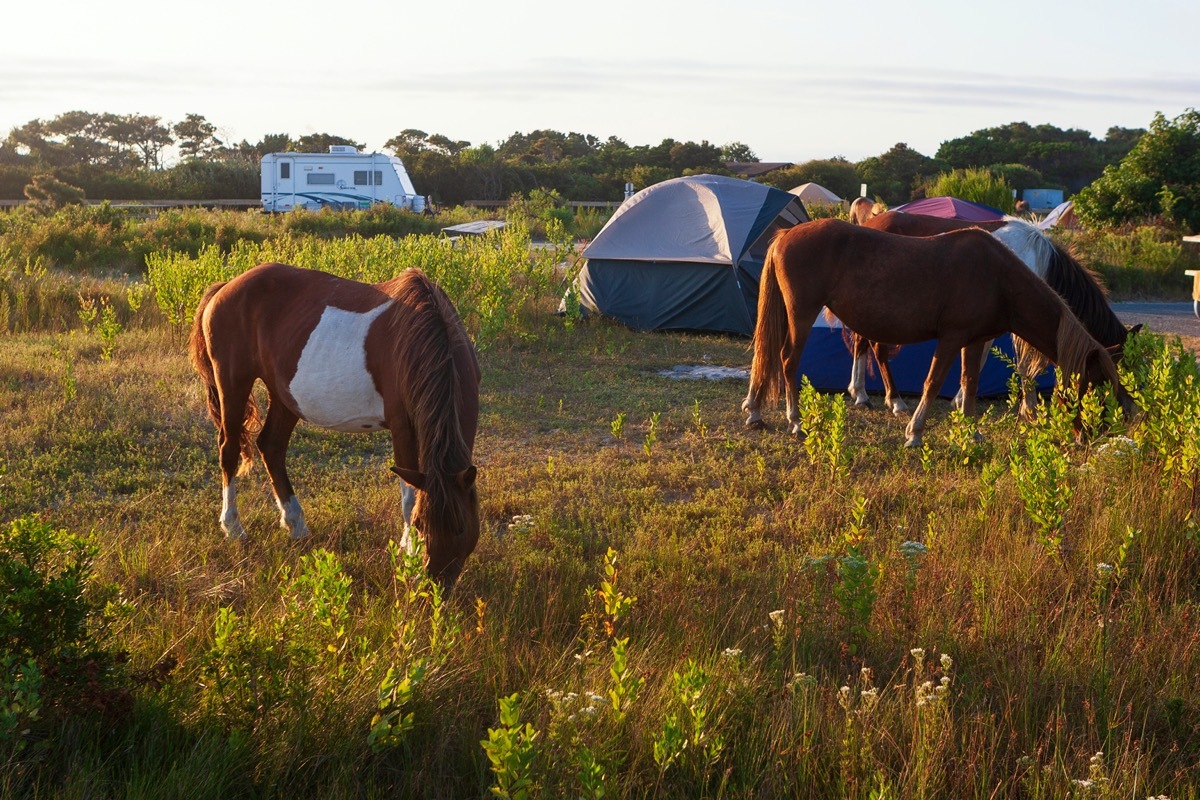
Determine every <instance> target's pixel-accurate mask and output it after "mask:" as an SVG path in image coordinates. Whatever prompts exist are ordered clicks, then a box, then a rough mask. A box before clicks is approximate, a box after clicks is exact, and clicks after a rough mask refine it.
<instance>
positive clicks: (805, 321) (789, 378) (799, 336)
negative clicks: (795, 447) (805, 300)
mask: <svg viewBox="0 0 1200 800" xmlns="http://www.w3.org/2000/svg"><path fill="white" fill-rule="evenodd" d="M820 311H821V306H820V304H818V305H817V307H816V308H814V309H811V310H807V309H804V308H803V307H800V306H796V307H794V308H791V309H789V311H788V328H789V337H788V343H787V344H785V345H784V352H783V353H782V354H781V356H782V359H783V385H784V396H785V398H786V400H787V418H788V422H790V423H791V424H792V427H791V432H792V434H793V435H795V436H799V435H800V433H801V428H800V356H801V355H803V354H804V344H805V343H806V342H807V341H808V334H809V332H810V331H811V330H812V326H813V323H814V322H815V321H816V319H817V314H818V313H820Z"/></svg>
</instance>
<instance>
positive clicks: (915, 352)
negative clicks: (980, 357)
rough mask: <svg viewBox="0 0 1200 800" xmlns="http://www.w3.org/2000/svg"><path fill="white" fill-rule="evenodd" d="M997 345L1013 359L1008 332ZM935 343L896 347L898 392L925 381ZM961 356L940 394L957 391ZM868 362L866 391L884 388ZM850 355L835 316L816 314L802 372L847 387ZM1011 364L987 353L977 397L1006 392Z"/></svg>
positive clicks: (819, 382) (1041, 384) (1043, 381)
mask: <svg viewBox="0 0 1200 800" xmlns="http://www.w3.org/2000/svg"><path fill="white" fill-rule="evenodd" d="M992 346H993V347H996V348H999V349H1000V351H1001V352H1002V353H1004V354H1005V356H1007V357H1008V359H1009V360H1010V361H1011V360H1013V359H1014V358H1015V356H1014V354H1013V345H1012V337H1011V336H1009V335H1008V334H1005V335H1004V336H1001V337H1000V338H998V339H996V341H995V342H994V343H993V345H992ZM936 347H937V342H936V341H935V340H930V341H927V342H918V343H916V344H910V345H905V346H904V347H901V348H900V350H899V352H897V353H896V354H895V355H894V356H892V357H891V358H889V359H888V364H890V365H891V367H892V377H893V378H894V379H895V381H896V388H897V390H898V391H899V392H900V393H901V394H920V393H921V392H922V390H923V389H924V387H925V376H926V375H928V374H929V364H930V362H932V361H933V351H934V349H935V348H936ZM960 361H961V360H959V361H956V362H955V364H954V366H953V367H952V368H951V369H950V374H949V375H947V376H946V382H945V384H943V385H942V389H941V393H940V396H942V397H953V396H954V395H955V394H956V393H957V392H958V384H959V379H960V376H961V374H962V370H961V364H960ZM870 362H871V365H872V368H871V369H870V370H869V371H868V374H867V391H869V392H883V381H881V380H880V378H879V373H878V370H876V369H874V363H875V362H874V359H873V358H871V359H870ZM852 363H853V359H852V358H851V356H850V351H849V350H848V349H847V347H846V343H845V339H843V337H842V326H841V323H840V322H837V321H836V320H835V321H834V322H832V323H830V322H828V321H826V319H825V315H824V314H821V315H820V316H818V317H817V322H816V324H814V325H813V328H812V332H811V333H810V334H809V336H808V340H807V341H806V342H805V345H804V353H803V355H802V356H801V357H800V374H801V375H802V376H807V377H808V380H809V382H810V383H812V385H813V387H814V388H816V389H820V390H821V391H827V392H838V391H845V389H846V385H847V384H848V383H849V382H850V368H851V366H852ZM1011 374H1012V368H1011V367H1009V366H1008V364H1006V363H1005V362H1004V361H1002V360H1001V359H999V358H997V357H996V356H995V354H991V355H989V356H988V358H987V361H985V362H984V365H983V370H982V371H980V373H979V392H978V396H979V397H1003V396H1005V395H1007V394H1008V379H1009V376H1010V375H1011ZM1037 385H1038V388H1039V389H1050V388H1053V386H1054V375H1053V373H1047V374H1043V375H1041V376H1040V377H1039V378H1038V384H1037Z"/></svg>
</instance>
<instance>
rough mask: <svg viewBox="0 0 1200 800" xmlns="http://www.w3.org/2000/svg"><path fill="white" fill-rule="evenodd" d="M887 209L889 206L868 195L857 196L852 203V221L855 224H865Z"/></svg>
mask: <svg viewBox="0 0 1200 800" xmlns="http://www.w3.org/2000/svg"><path fill="white" fill-rule="evenodd" d="M885 211H887V206H885V205H884V204H883V203H877V202H875V201H874V200H869V199H867V198H866V197H856V198H854V202H852V203H851V204H850V221H851V222H853V223H854V224H855V225H865V224H866V223H867V220H869V219H871V218H872V217H876V216H879V215H880V214H882V213H884V212H885Z"/></svg>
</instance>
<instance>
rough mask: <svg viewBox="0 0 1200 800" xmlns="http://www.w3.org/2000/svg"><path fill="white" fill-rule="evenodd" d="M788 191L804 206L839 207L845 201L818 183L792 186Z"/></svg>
mask: <svg viewBox="0 0 1200 800" xmlns="http://www.w3.org/2000/svg"><path fill="white" fill-rule="evenodd" d="M788 191H789V192H790V193H792V194H794V195H796V197H799V198H800V199H801V200H802V201H804V204H805V206H811V205H826V206H841V205H845V204H846V201H845V200H843V199H842V198H840V197H838V196H837V195H836V194H834V193H833V192H831V191H829V190H828V189H826V188H825V187H824V186H822V185H821V184H819V183H802V184H800V185H799V186H793V187H792V188H791V189H788Z"/></svg>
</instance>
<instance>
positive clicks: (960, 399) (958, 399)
mask: <svg viewBox="0 0 1200 800" xmlns="http://www.w3.org/2000/svg"><path fill="white" fill-rule="evenodd" d="M992 341H993V340H992V339H988V340H987V341H986V342H984V344H983V349H982V351H980V353H979V358H977V359H975V360H976V362H977V366H976V371H975V378H976V385H978V378H979V373H980V372H982V371H983V365H984V362H986V361H987V357H988V353H990V352H991V351H992ZM966 359H967V351H966V349H964V350H963V372H962V374H963V378H964V379H966V377H967V360H966ZM954 407H955V408H957V409H959V410H960V411H965V410H966V402H965V397H964V395H963V387H962V384H959V387H958V393H957V394H956V395H954ZM968 416H970V415H968Z"/></svg>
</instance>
